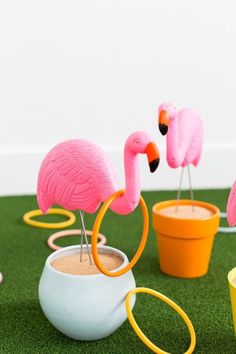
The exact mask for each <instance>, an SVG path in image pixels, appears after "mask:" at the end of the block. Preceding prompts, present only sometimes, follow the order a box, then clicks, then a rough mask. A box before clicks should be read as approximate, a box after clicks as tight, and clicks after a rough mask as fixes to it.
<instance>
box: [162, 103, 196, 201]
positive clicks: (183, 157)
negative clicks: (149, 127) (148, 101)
mask: <svg viewBox="0 0 236 354" xmlns="http://www.w3.org/2000/svg"><path fill="white" fill-rule="evenodd" d="M158 122H159V130H160V132H161V133H162V135H166V134H167V139H166V147H167V162H168V164H169V166H170V167H172V168H177V167H179V166H182V167H185V166H188V176H189V184H190V191H191V196H192V199H193V192H192V183H191V177H190V169H189V165H190V164H193V165H194V166H197V165H198V163H199V160H200V157H201V152H202V145H203V122H202V119H201V117H200V115H199V114H198V113H197V112H195V111H194V110H193V109H191V108H184V109H181V110H180V111H177V110H176V108H175V107H174V106H173V105H172V104H171V103H163V104H161V105H160V107H159V119H158ZM183 171H184V170H183V168H182V171H181V177H180V186H179V192H178V197H179V196H180V190H181V185H182V179H183ZM178 197H177V199H178Z"/></svg>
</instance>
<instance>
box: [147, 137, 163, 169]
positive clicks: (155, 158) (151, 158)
mask: <svg viewBox="0 0 236 354" xmlns="http://www.w3.org/2000/svg"><path fill="white" fill-rule="evenodd" d="M145 153H146V154H147V158H148V163H149V167H150V171H151V172H152V173H153V172H155V171H156V169H157V167H158V165H159V162H160V154H159V150H158V147H157V146H156V144H155V143H149V144H148V145H147V146H146V149H145Z"/></svg>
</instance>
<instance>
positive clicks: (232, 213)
mask: <svg viewBox="0 0 236 354" xmlns="http://www.w3.org/2000/svg"><path fill="white" fill-rule="evenodd" d="M226 210H227V211H226V212H227V220H228V224H229V226H235V225H236V181H235V182H234V184H233V186H232V188H231V191H230V194H229V198H228V202H227V209H226Z"/></svg>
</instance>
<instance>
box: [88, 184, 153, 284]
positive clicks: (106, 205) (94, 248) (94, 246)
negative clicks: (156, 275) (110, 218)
mask: <svg viewBox="0 0 236 354" xmlns="http://www.w3.org/2000/svg"><path fill="white" fill-rule="evenodd" d="M122 194H124V191H123V190H120V191H117V192H115V193H114V194H113V195H112V196H111V197H110V198H109V199H107V200H106V201H105V202H104V204H103V206H102V207H101V209H100V210H99V213H98V215H97V217H96V220H95V222H94V226H93V233H92V254H93V259H94V263H95V265H96V267H97V268H98V269H99V270H100V272H101V273H103V274H105V275H107V276H109V277H119V276H120V275H123V274H125V273H127V272H128V271H129V270H131V269H132V268H133V266H134V265H135V264H136V263H137V262H138V260H139V258H140V256H141V255H142V253H143V250H144V247H145V245H146V242H147V238H148V228H149V217H148V210H147V206H146V203H145V201H144V199H143V197H142V196H141V197H140V202H139V204H140V206H141V210H142V214H143V220H144V222H143V232H142V238H141V241H140V244H139V247H138V249H137V251H136V253H135V255H134V257H133V259H132V260H131V261H130V263H129V264H128V265H127V266H126V267H124V268H122V269H120V270H118V271H117V272H113V271H111V272H109V271H108V270H107V269H106V268H105V267H104V266H103V265H102V263H101V261H100V259H99V256H98V249H97V239H98V233H99V229H100V226H101V223H102V220H103V218H104V216H105V214H106V212H107V209H108V208H109V206H110V205H111V203H112V202H113V200H115V199H116V198H117V197H120V196H121V195H122Z"/></svg>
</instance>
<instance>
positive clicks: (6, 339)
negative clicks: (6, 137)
mask: <svg viewBox="0 0 236 354" xmlns="http://www.w3.org/2000/svg"><path fill="white" fill-rule="evenodd" d="M228 193H229V191H228V190H205V191H195V197H196V199H199V200H204V201H208V202H211V203H214V204H216V205H217V206H218V207H219V208H220V209H221V210H225V206H226V201H227V197H228ZM143 196H144V198H145V200H146V202H147V204H148V207H149V211H150V216H151V207H152V205H153V204H154V203H156V202H158V201H161V200H167V199H172V198H175V196H176V192H170V191H168V192H164V191H163V192H145V193H143ZM182 197H188V194H187V193H185V192H184V193H183V195H182ZM34 208H37V204H36V199H35V197H34V196H25V197H2V198H0V215H1V220H0V245H1V247H0V270H1V271H2V272H3V274H4V282H3V283H2V284H1V285H0V353H17V354H19V353H30V354H33V353H50V354H51V353H84V354H86V353H89V354H93V353H94V354H95V353H96V354H106V353H108V354H113V353H118V354H120V353H127V354H129V353H135V354H139V353H149V352H150V351H149V350H148V349H147V348H146V347H145V346H144V344H143V343H142V342H141V341H140V340H139V338H138V337H137V336H136V335H135V334H134V332H133V330H132V328H131V327H130V324H129V323H128V321H126V322H125V323H124V324H123V325H122V326H121V327H120V328H119V329H118V330H117V331H116V332H115V333H114V334H113V335H111V336H110V337H107V338H106V339H103V340H100V341H96V342H79V341H74V340H71V339H69V338H67V337H65V336H64V335H63V334H61V333H59V332H58V331H57V330H56V329H55V328H54V327H53V326H52V325H51V324H50V323H49V322H48V321H47V319H46V318H45V317H44V315H43V313H42V312H41V309H40V305H39V301H38V295H37V291H38V282H39V279H40V275H41V272H42V270H43V266H44V262H45V260H46V257H47V256H48V255H49V254H50V253H51V251H50V249H49V248H48V247H47V245H46V240H47V237H48V236H49V235H50V234H51V233H52V230H43V229H37V228H33V227H30V226H26V225H24V223H23V221H22V215H23V214H24V213H25V212H27V211H28V210H31V209H34ZM45 218H48V219H50V220H55V221H56V220H59V219H60V220H62V219H61V218H60V217H59V218H57V217H52V216H50V217H49V216H47V217H45ZM94 218H95V216H94V215H86V219H85V221H86V226H87V228H91V227H92V224H93V221H94ZM76 225H77V226H79V224H78V221H77V224H76ZM74 227H75V226H72V227H71V228H74ZM141 228H142V219H141V213H140V210H137V211H136V212H135V213H133V214H132V215H129V216H125V217H121V216H117V215H115V214H113V213H112V212H109V213H108V215H107V216H106V218H105V220H104V223H103V227H102V229H101V232H103V233H104V234H105V235H106V236H107V238H108V244H109V245H112V246H114V247H117V248H119V249H121V250H123V251H124V252H125V253H126V254H127V255H128V256H129V257H130V258H131V257H132V255H133V254H134V251H135V249H136V247H137V245H138V242H139V235H140V234H141ZM78 242H79V239H77V238H76V237H72V238H68V239H66V240H60V242H59V241H58V243H60V244H61V245H69V244H72V243H78ZM235 266H236V234H232V235H223V234H218V235H217V237H216V239H215V243H214V248H213V253H212V259H211V265H210V269H209V272H208V274H207V275H206V276H204V277H202V278H198V279H177V278H173V277H169V276H166V275H164V274H162V273H161V272H160V269H159V265H158V256H157V246H156V236H155V233H154V231H153V230H152V227H150V233H149V240H148V244H147V247H146V249H145V251H144V253H143V255H142V257H141V259H140V261H139V262H138V264H137V265H136V266H135V268H134V270H133V272H134V276H135V279H136V283H137V286H145V287H150V288H153V289H155V290H158V291H160V292H162V293H163V294H165V295H167V296H169V297H170V298H171V299H173V300H174V301H176V302H177V303H178V304H179V305H180V306H181V307H182V308H183V309H184V310H185V311H186V312H187V314H188V315H189V317H190V318H191V320H192V323H193V325H194V327H195V329H196V335H197V347H196V350H195V353H199V354H211V353H212V354H230V353H236V339H235V336H234V331H233V323H232V317H231V308H230V301H229V292H228V283H227V274H228V272H229V270H230V269H232V268H233V267H235ZM94 291H96V289H94ZM134 315H135V317H136V320H137V322H138V323H139V325H140V326H141V328H142V330H143V331H144V332H145V333H146V335H147V336H149V338H150V339H151V340H153V341H154V342H155V343H156V344H157V345H158V346H159V347H161V348H163V349H164V350H166V351H169V352H171V353H183V352H184V351H185V350H186V349H187V348H188V345H189V335H188V331H187V329H186V328H185V325H184V324H183V322H182V320H181V319H180V317H179V316H178V315H177V314H176V313H175V312H173V310H171V309H170V308H168V307H167V305H165V304H164V303H162V302H160V301H159V300H157V299H154V298H152V297H151V296H149V295H145V294H144V295H142V294H140V295H138V296H137V301H136V305H135V309H134Z"/></svg>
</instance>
